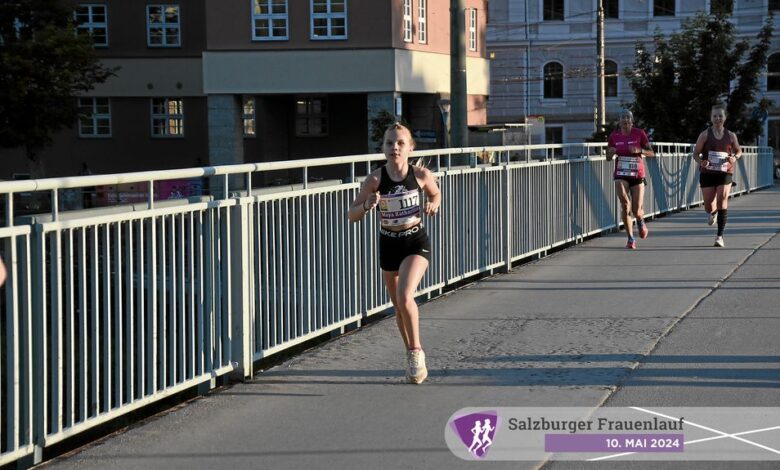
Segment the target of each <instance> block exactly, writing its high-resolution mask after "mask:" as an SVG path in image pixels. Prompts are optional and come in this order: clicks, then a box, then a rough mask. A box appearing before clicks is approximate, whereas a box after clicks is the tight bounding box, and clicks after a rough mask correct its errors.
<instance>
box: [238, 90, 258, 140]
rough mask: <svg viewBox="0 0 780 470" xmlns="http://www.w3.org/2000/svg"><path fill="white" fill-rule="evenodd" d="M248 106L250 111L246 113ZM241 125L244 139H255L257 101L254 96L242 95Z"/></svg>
mask: <svg viewBox="0 0 780 470" xmlns="http://www.w3.org/2000/svg"><path fill="white" fill-rule="evenodd" d="M248 106H251V111H247V109H248V108H247V107H248ZM241 125H242V128H243V130H242V132H243V135H244V138H247V139H253V138H256V137H257V100H256V99H255V97H254V95H243V96H242V97H241ZM249 129H251V130H249Z"/></svg>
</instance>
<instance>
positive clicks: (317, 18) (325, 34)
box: [311, 0, 347, 39]
mask: <svg viewBox="0 0 780 470" xmlns="http://www.w3.org/2000/svg"><path fill="white" fill-rule="evenodd" d="M311 38H312V39H347V0H311Z"/></svg>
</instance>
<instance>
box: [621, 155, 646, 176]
mask: <svg viewBox="0 0 780 470" xmlns="http://www.w3.org/2000/svg"><path fill="white" fill-rule="evenodd" d="M641 164H642V158H641V157H622V156H618V158H617V168H616V169H615V175H616V176H623V177H626V178H638V177H639V168H640V165H641Z"/></svg>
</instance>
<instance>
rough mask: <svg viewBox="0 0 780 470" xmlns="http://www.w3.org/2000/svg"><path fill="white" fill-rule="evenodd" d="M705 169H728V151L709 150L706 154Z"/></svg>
mask: <svg viewBox="0 0 780 470" xmlns="http://www.w3.org/2000/svg"><path fill="white" fill-rule="evenodd" d="M707 162H708V164H707V169H708V170H712V171H729V154H728V152H715V151H713V150H710V152H709V153H708V154H707Z"/></svg>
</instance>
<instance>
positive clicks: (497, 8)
mask: <svg viewBox="0 0 780 470" xmlns="http://www.w3.org/2000/svg"><path fill="white" fill-rule="evenodd" d="M597 5H598V3H597V0H491V2H490V24H489V27H488V54H489V57H490V58H491V97H490V101H489V103H488V122H490V123H503V122H524V121H525V119H526V117H528V116H531V117H534V118H536V117H542V118H543V121H544V123H545V129H544V132H543V134H540V136H539V138H538V140H534V142H546V143H559V142H581V141H583V140H585V139H586V138H588V137H590V136H591V135H592V134H593V132H594V131H595V130H596V106H597V94H596V92H597V80H596V77H597V75H596V60H597V48H596V33H597V31H596V23H597V17H596V12H597ZM603 5H604V10H605V22H604V23H605V28H604V36H605V94H606V111H607V112H606V116H607V121H608V122H609V121H610V120H616V119H617V113H618V112H619V110H620V108H621V107H622V106H623V105H625V104H627V103H630V102H631V101H633V94H632V92H631V88H630V86H629V84H628V80H627V79H626V78H625V77H624V76H623V70H625V69H626V68H630V67H631V66H632V65H633V63H634V55H635V48H636V43H637V41H642V42H645V43H647V44H651V43H652V38H653V35H654V33H655V32H656V31H660V32H661V33H662V34H664V35H665V36H667V37H668V36H669V35H670V34H671V33H673V32H675V31H678V30H679V29H680V27H681V24H682V22H683V21H685V19H687V18H690V17H692V16H694V15H695V14H696V13H697V12H699V11H705V12H709V11H712V10H713V9H715V8H727V9H731V11H732V18H733V21H734V23H735V25H736V29H737V34H738V36H739V37H746V38H751V39H752V38H755V36H756V34H757V33H758V31H759V30H760V29H761V27H762V26H763V25H764V22H765V20H766V18H767V17H768V15H769V12H770V11H773V10H774V11H775V12H776V11H777V10H780V2H778V1H777V0H720V1H718V0H603ZM763 96H766V97H767V98H769V99H772V100H774V102H775V105H774V107H773V108H772V110H771V112H770V115H769V118H768V119H767V121H766V127H765V132H764V134H763V136H762V139H763V141H762V142H760V143H761V144H764V145H765V144H767V143H769V145H774V146H775V147H777V143H778V142H779V141H780V41H778V40H777V39H773V44H772V50H771V51H770V59H769V67H768V70H767V73H766V74H764V75H763V76H762V78H761V91H760V92H759V94H758V99H760V98H762V97H763ZM694 137H695V136H692V138H694Z"/></svg>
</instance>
